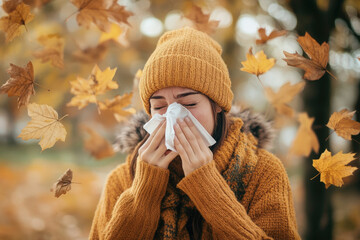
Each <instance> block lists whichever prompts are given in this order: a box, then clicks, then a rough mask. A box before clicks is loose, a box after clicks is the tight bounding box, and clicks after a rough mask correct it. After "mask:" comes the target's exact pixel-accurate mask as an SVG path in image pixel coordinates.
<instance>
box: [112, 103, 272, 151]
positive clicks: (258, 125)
mask: <svg viewBox="0 0 360 240" xmlns="http://www.w3.org/2000/svg"><path fill="white" fill-rule="evenodd" d="M229 117H239V118H241V119H242V121H243V122H244V125H243V126H242V128H241V131H243V132H245V133H249V132H250V133H251V134H252V135H253V136H254V137H255V138H256V139H257V141H258V147H259V148H269V147H270V146H271V142H272V140H273V137H274V130H273V128H272V126H271V123H270V122H269V121H266V120H265V118H264V116H263V115H261V114H258V113H254V112H252V111H251V110H250V109H240V108H232V109H231V111H230V112H229ZM147 121H149V116H148V115H147V114H146V113H145V112H144V111H140V112H138V113H136V114H135V115H133V116H132V117H131V118H130V119H129V120H128V121H127V122H126V123H125V124H123V125H122V126H120V127H119V131H118V133H117V135H116V140H115V142H114V144H113V147H114V150H115V151H116V152H123V153H131V152H132V151H133V150H134V148H135V147H136V145H137V144H138V143H139V142H140V141H141V140H142V139H143V138H144V137H145V135H146V131H145V130H144V128H143V125H144V124H145V123H146V122H147Z"/></svg>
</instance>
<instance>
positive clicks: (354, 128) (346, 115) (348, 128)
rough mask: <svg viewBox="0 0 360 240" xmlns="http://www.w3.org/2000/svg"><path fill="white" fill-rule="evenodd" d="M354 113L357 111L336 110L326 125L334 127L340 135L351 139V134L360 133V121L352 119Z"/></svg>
mask: <svg viewBox="0 0 360 240" xmlns="http://www.w3.org/2000/svg"><path fill="white" fill-rule="evenodd" d="M354 114H355V111H353V112H349V111H348V110H347V109H343V110H341V111H340V112H334V113H333V114H332V115H331V117H330V119H329V122H328V123H327V124H326V126H327V127H328V128H330V129H333V130H334V131H335V132H336V134H337V135H339V136H340V137H342V138H344V139H346V140H351V135H358V134H359V133H360V123H359V122H357V121H354V120H351V118H352V117H353V116H354Z"/></svg>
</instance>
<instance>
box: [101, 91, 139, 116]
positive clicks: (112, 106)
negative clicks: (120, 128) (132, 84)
mask: <svg viewBox="0 0 360 240" xmlns="http://www.w3.org/2000/svg"><path fill="white" fill-rule="evenodd" d="M132 96H133V94H132V93H127V94H124V95H123V96H116V97H115V98H113V99H111V100H109V99H106V100H105V102H99V107H100V109H101V110H110V111H112V112H113V113H114V116H115V118H116V120H117V121H118V122H120V121H122V120H124V119H125V118H126V117H128V116H130V115H132V114H134V113H135V112H136V110H135V109H133V108H131V109H124V108H125V107H127V106H129V105H130V104H131V100H132Z"/></svg>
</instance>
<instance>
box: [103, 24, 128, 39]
mask: <svg viewBox="0 0 360 240" xmlns="http://www.w3.org/2000/svg"><path fill="white" fill-rule="evenodd" d="M122 33H123V29H122V28H121V27H120V26H119V25H117V24H115V23H113V24H111V28H110V31H109V32H103V33H102V34H101V37H100V40H99V43H103V42H105V41H108V40H113V41H115V42H118V39H119V37H120V35H121V34H122Z"/></svg>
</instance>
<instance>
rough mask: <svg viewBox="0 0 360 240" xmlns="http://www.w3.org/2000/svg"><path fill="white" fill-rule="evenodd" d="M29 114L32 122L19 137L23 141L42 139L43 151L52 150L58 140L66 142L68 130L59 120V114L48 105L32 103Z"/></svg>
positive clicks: (29, 106)
mask: <svg viewBox="0 0 360 240" xmlns="http://www.w3.org/2000/svg"><path fill="white" fill-rule="evenodd" d="M28 114H29V116H30V117H31V121H30V122H29V123H28V124H27V125H26V126H25V128H23V129H22V130H21V133H20V135H19V136H18V137H20V138H22V139H23V140H29V139H40V142H39V144H40V146H41V149H42V150H44V149H46V148H51V147H52V146H54V144H55V142H56V141H57V140H61V141H63V142H64V141H65V138H66V130H65V128H64V126H63V125H62V124H61V123H60V121H61V120H62V119H63V118H64V117H65V116H66V115H65V116H64V117H62V118H61V119H58V113H57V112H56V111H55V110H54V109H53V108H52V107H50V106H48V105H38V104H36V103H30V104H29V105H28Z"/></svg>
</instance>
